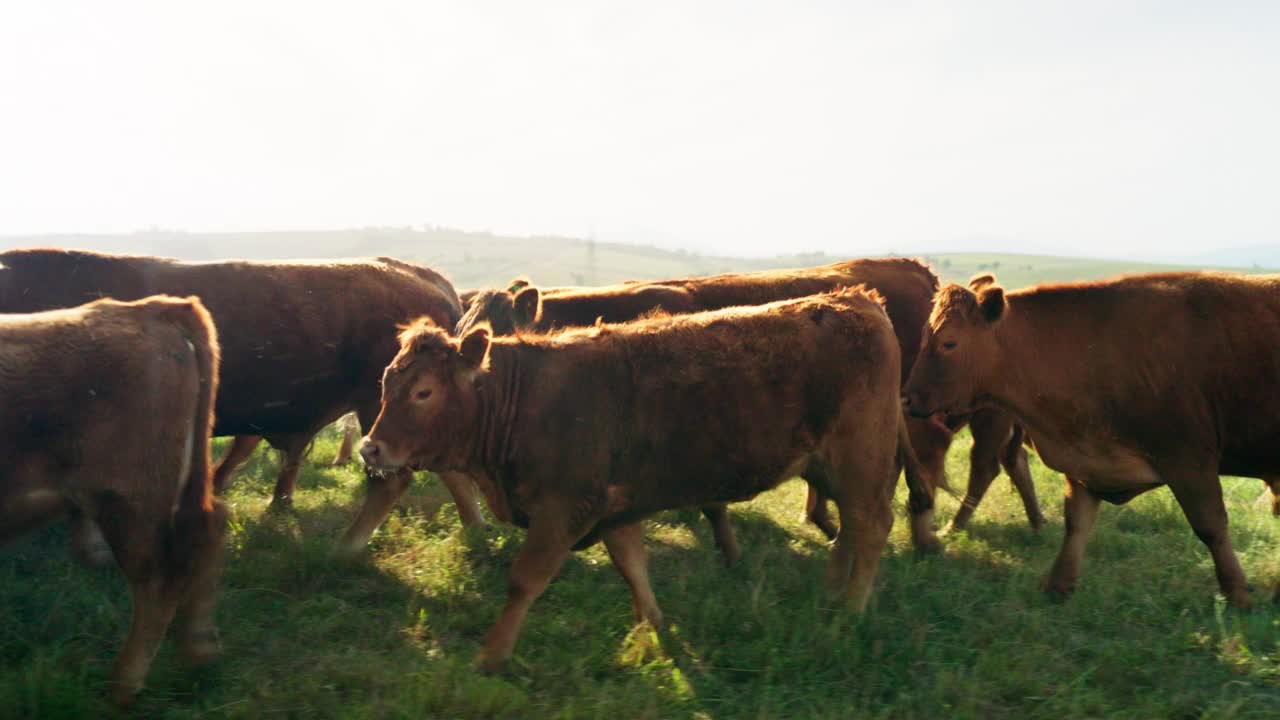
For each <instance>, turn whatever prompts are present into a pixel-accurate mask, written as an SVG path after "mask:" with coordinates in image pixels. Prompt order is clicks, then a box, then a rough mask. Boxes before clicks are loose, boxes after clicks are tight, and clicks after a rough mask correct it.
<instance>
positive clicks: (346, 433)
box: [329, 416, 360, 467]
mask: <svg viewBox="0 0 1280 720" xmlns="http://www.w3.org/2000/svg"><path fill="white" fill-rule="evenodd" d="M340 422H341V428H342V444H341V445H339V446H338V454H337V455H334V456H333V462H331V463H329V465H330V466H331V467H342V466H343V465H346V464H347V463H349V462H351V455H352V453H354V452H355V449H356V441H357V440H359V439H360V428H359V427H358V425H357V423H355V422H353V421H352V419H351V418H350V417H347V416H344V417H343V418H342V420H341V421H340Z"/></svg>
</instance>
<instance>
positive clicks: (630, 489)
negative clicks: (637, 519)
mask: <svg viewBox="0 0 1280 720" xmlns="http://www.w3.org/2000/svg"><path fill="white" fill-rule="evenodd" d="M807 462H808V455H807V454H806V455H805V456H804V457H801V458H799V459H794V460H790V461H788V462H784V463H778V464H775V465H774V466H773V468H772V469H765V470H763V471H762V470H760V469H752V470H746V469H741V470H740V469H737V468H734V469H724V468H720V469H711V468H707V467H705V466H703V467H699V468H697V470H700V471H701V472H695V473H692V474H689V475H685V476H682V475H681V474H680V473H674V472H659V473H654V474H651V475H648V476H647V479H641V478H640V477H636V476H633V477H632V480H631V481H630V482H628V483H627V484H626V485H612V484H611V485H610V486H609V488H608V497H609V514H610V515H612V514H614V513H615V512H617V511H619V510H621V509H623V508H625V510H626V512H627V513H628V514H629V515H637V516H644V515H648V514H652V513H656V512H661V511H663V510H669V509H671V508H678V507H693V506H696V505H704V504H707V503H733V502H745V501H747V500H750V499H751V498H753V497H755V496H756V495H759V494H760V493H762V492H765V491H766V490H771V489H773V488H775V487H777V486H778V485H779V484H781V483H782V482H783V481H785V480H789V479H791V478H793V477H797V476H799V475H800V473H801V472H802V471H803V470H804V468H805V464H806V463H807Z"/></svg>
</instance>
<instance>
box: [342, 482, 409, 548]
mask: <svg viewBox="0 0 1280 720" xmlns="http://www.w3.org/2000/svg"><path fill="white" fill-rule="evenodd" d="M365 477H366V479H367V482H366V483H365V496H364V505H363V506H362V507H361V508H360V514H359V515H357V516H356V521H355V522H354V523H352V524H351V527H350V528H349V529H348V530H347V533H346V535H344V536H343V537H342V541H341V542H340V543H339V545H338V550H339V552H341V553H344V554H347V555H355V554H356V553H358V552H360V551H361V550H363V549H364V546H365V545H368V544H369V538H371V537H373V532H374V531H375V530H377V529H378V526H379V525H381V524H382V521H383V520H386V519H387V515H388V514H390V512H391V508H393V507H395V504H396V502H397V501H398V500H399V499H400V496H401V495H404V491H405V490H406V489H407V488H408V487H409V483H410V481H412V480H413V473H412V472H410V471H409V470H406V469H404V468H401V469H400V470H396V471H395V472H391V473H382V472H379V471H377V470H374V469H372V468H367V467H366V468H365Z"/></svg>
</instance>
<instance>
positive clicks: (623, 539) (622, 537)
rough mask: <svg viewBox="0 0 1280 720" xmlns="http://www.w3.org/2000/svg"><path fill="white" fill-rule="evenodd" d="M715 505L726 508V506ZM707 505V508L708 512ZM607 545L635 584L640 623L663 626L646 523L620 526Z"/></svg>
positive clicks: (609, 534) (634, 603)
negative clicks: (646, 543)
mask: <svg viewBox="0 0 1280 720" xmlns="http://www.w3.org/2000/svg"><path fill="white" fill-rule="evenodd" d="M714 507H718V508H720V510H721V511H724V508H725V506H724V505H717V506H714ZM706 510H707V508H703V512H706ZM603 539H604V546H605V548H606V549H607V550H608V551H609V559H610V560H613V566H614V567H615V568H617V569H618V572H619V573H621V574H622V579H623V580H626V581H627V585H628V586H630V587H631V604H632V607H633V608H634V610H635V613H636V622H643V621H645V620H648V621H649V624H650V625H652V626H653V628H654V629H655V630H656V629H659V628H661V627H662V610H661V609H659V608H658V600H657V598H655V597H654V596H653V588H652V587H651V586H650V585H649V556H648V555H647V554H646V553H645V550H644V526H643V525H642V524H641V523H632V524H630V525H623V526H622V527H617V528H614V529H612V530H610V531H609V532H607V533H605V534H604V537H603Z"/></svg>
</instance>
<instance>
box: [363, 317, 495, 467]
mask: <svg viewBox="0 0 1280 720" xmlns="http://www.w3.org/2000/svg"><path fill="white" fill-rule="evenodd" d="M488 356H489V328H488V326H487V325H480V326H478V327H474V328H472V329H471V330H470V331H468V332H467V334H466V335H464V336H463V337H462V339H461V340H459V339H455V338H452V337H450V336H449V335H448V334H447V333H446V332H445V331H444V330H441V329H440V328H439V327H437V326H436V325H435V324H433V323H432V322H431V321H430V320H429V319H427V318H422V319H419V320H417V321H416V322H414V323H413V324H412V325H410V326H408V327H406V328H404V329H403V332H401V333H400V352H399V353H398V354H397V355H396V357H395V359H394V360H392V361H391V364H390V365H388V366H387V369H386V370H385V371H384V372H383V374H382V410H381V412H380V413H379V414H378V419H377V421H376V422H374V424H373V428H372V429H371V430H370V431H369V434H368V435H367V436H366V437H365V438H364V440H363V441H362V442H361V445H360V454H361V456H362V457H363V458H364V461H365V463H366V464H367V465H369V466H370V467H374V468H380V469H386V470H390V469H399V468H402V467H406V466H407V467H410V468H413V469H423V468H430V469H433V470H436V469H438V470H449V469H456V468H459V467H461V465H462V463H463V462H465V460H466V458H465V457H464V456H463V454H465V453H466V451H467V448H469V447H470V445H471V440H472V438H471V433H473V432H474V428H475V421H476V416H477V414H478V412H479V398H478V390H477V388H478V386H479V384H480V382H481V380H482V378H483V376H484V374H485V373H486V372H487V365H488Z"/></svg>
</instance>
